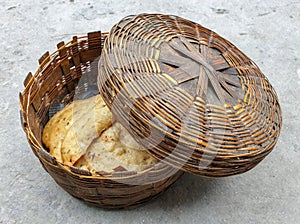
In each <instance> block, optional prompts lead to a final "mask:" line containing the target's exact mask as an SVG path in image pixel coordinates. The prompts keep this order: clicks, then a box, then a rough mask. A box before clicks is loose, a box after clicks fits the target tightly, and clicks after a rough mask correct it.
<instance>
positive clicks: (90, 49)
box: [20, 32, 182, 209]
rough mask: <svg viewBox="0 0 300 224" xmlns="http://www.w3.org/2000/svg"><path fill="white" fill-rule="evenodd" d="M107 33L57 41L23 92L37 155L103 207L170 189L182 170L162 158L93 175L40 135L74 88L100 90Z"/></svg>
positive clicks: (63, 181)
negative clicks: (58, 154)
mask: <svg viewBox="0 0 300 224" xmlns="http://www.w3.org/2000/svg"><path fill="white" fill-rule="evenodd" d="M106 36H107V34H101V33H100V32H94V33H89V34H88V36H84V37H74V38H73V40H72V41H71V42H69V43H67V44H65V43H63V42H61V43H59V44H58V45H57V47H58V50H57V51H56V52H54V53H53V54H51V55H50V54H49V53H48V52H47V53H46V54H44V55H43V57H42V58H41V59H40V60H39V63H40V66H39V68H38V70H37V72H36V73H35V74H34V75H32V74H31V73H29V75H28V76H27V78H26V79H25V81H24V86H25V90H24V91H23V92H22V93H20V103H21V122H22V126H23V129H24V131H25V133H26V135H27V139H28V142H29V145H30V147H31V148H32V150H33V152H34V154H35V155H36V156H37V157H38V159H39V160H40V162H41V164H42V165H43V167H44V169H45V170H46V171H47V172H48V173H49V174H50V175H51V176H52V177H53V179H54V180H55V181H56V182H57V184H59V185H60V186H61V187H62V188H63V189H64V190H66V191H67V192H68V193H70V194H71V195H73V196H74V197H76V198H79V199H81V200H84V201H85V202H87V203H89V204H92V205H96V206H99V207H103V208H110V209H111V208H128V207H134V206H138V205H140V204H142V203H144V202H146V201H148V200H150V199H151V198H153V197H155V196H156V195H158V194H159V193H161V192H162V191H164V190H165V189H167V188H168V187H169V186H170V185H171V184H172V183H174V182H175V181H176V180H177V179H178V178H179V177H180V176H181V174H182V171H178V170H177V169H175V168H172V167H170V166H167V165H164V164H162V163H158V164H156V165H154V166H153V167H151V168H149V169H146V170H144V171H142V172H140V173H130V172H113V173H111V174H105V175H99V176H92V174H91V173H90V172H88V171H85V170H81V169H79V168H76V167H72V166H71V167H69V166H65V165H64V164H62V163H59V162H57V161H56V159H55V158H54V157H53V156H52V155H50V154H49V153H48V151H47V149H46V148H45V147H44V146H43V144H42V140H41V136H42V131H43V127H44V125H45V124H46V123H47V121H48V120H49V117H51V116H52V115H53V114H51V108H52V105H53V104H55V103H59V104H60V105H67V104H68V103H69V102H70V101H72V100H73V98H74V95H75V94H76V92H77V93H80V94H81V97H83V98H85V97H89V96H92V95H95V94H97V93H98V89H97V84H96V80H97V75H98V63H97V60H98V58H99V56H100V54H101V51H102V46H103V42H104V40H105V38H106Z"/></svg>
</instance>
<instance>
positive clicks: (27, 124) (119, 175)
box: [19, 32, 179, 183]
mask: <svg viewBox="0 0 300 224" xmlns="http://www.w3.org/2000/svg"><path fill="white" fill-rule="evenodd" d="M107 35H108V33H101V32H94V33H89V34H88V36H81V37H77V36H74V37H73V40H72V41H69V42H68V43H64V42H60V43H59V44H57V48H58V49H57V50H56V51H55V52H53V53H52V54H49V52H46V53H45V54H44V55H43V56H42V57H41V58H40V59H39V67H38V69H37V71H36V72H35V73H34V75H32V73H29V74H28V75H27V77H26V78H25V80H24V86H25V89H24V90H23V92H22V93H20V94H19V97H20V107H21V111H20V116H21V123H22V127H23V129H24V131H25V133H26V136H27V139H28V141H29V143H30V146H31V148H32V150H33V152H34V154H35V155H36V156H37V157H38V158H39V159H41V160H42V161H43V162H47V163H50V164H52V165H55V166H57V167H59V169H63V170H65V171H67V172H71V173H72V174H74V175H76V176H80V177H84V178H87V179H89V178H90V179H102V180H106V179H109V180H112V181H118V180H119V181H120V183H121V182H122V181H124V179H126V178H128V179H134V178H138V177H140V176H143V175H146V176H147V175H148V176H151V174H152V172H153V173H156V176H159V175H158V174H157V173H159V174H165V175H164V177H169V176H172V175H174V174H175V173H177V174H176V176H178V177H179V174H178V171H179V170H177V169H175V168H172V167H170V166H168V165H166V164H161V163H159V162H158V163H157V164H155V165H153V166H151V167H149V168H146V169H145V170H143V171H140V172H135V171H134V172H133V171H113V172H111V173H108V172H101V171H100V172H99V175H92V173H91V172H89V171H87V170H82V169H80V168H77V167H74V166H68V165H65V164H63V163H61V162H59V161H57V160H56V158H55V157H53V156H52V155H51V154H50V153H49V152H48V150H47V149H46V148H45V147H44V146H43V144H42V143H41V141H39V140H38V138H37V136H36V135H35V133H34V132H33V130H32V126H33V125H35V123H36V122H41V121H31V120H30V118H29V116H30V113H29V107H30V105H31V104H32V100H34V99H35V97H34V99H31V96H32V95H37V98H38V97H40V96H38V95H39V87H38V86H39V85H40V84H41V81H42V82H43V81H44V80H43V79H45V77H47V74H48V72H49V70H48V69H49V67H51V66H52V68H53V67H55V66H58V65H60V63H63V62H64V60H65V59H66V58H68V57H70V55H69V52H68V51H69V50H70V49H72V47H73V46H75V47H76V48H75V49H77V50H79V51H80V50H81V49H83V48H85V47H86V44H87V43H88V44H89V49H90V50H91V51H92V50H97V49H99V46H100V45H101V47H102V45H103V42H104V39H105V38H106V36H107ZM81 44H82V45H81ZM93 46H95V49H93ZM77 53H78V52H77ZM73 60H75V59H73ZM87 60H88V59H87ZM78 63H81V62H78ZM50 72H51V71H50ZM69 73H70V72H67V74H69ZM80 76H81V74H79V77H80ZM66 79H67V78H66ZM72 88H74V86H70V89H72ZM49 94H51V93H50V92H49V93H48V95H49ZM41 98H42V99H41V100H42V103H45V104H48V106H50V105H51V103H52V102H51V101H49V100H50V99H49V98H50V97H49V98H47V97H45V96H42V97H41ZM71 98H72V97H71ZM39 106H40V105H39ZM44 106H45V105H44ZM37 113H47V111H37ZM153 176H155V175H153ZM149 181H150V182H151V180H149ZM155 181H159V179H155V178H154V181H153V182H155Z"/></svg>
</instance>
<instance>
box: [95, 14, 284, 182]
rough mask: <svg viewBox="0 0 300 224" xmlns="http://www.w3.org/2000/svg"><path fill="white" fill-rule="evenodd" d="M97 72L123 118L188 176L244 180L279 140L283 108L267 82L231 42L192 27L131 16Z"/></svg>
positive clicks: (116, 31)
mask: <svg viewBox="0 0 300 224" xmlns="http://www.w3.org/2000/svg"><path fill="white" fill-rule="evenodd" d="M99 71H100V72H101V74H102V76H99V89H100V90H101V92H102V93H103V97H104V100H105V101H106V104H107V105H108V106H109V107H111V109H112V111H113V112H114V113H115V114H116V117H117V119H118V120H119V121H120V122H121V123H122V124H123V126H124V127H126V128H127V129H128V131H130V132H131V133H132V134H133V135H134V136H135V137H136V138H137V139H139V143H140V144H142V145H143V146H144V147H145V148H147V149H148V150H149V152H151V153H152V154H153V155H154V156H155V157H156V158H158V159H160V160H164V161H165V162H166V163H168V164H172V165H173V166H174V167H178V168H180V169H182V170H184V171H187V172H192V173H195V174H198V175H201V176H206V177H223V176H230V175H234V174H239V173H243V172H246V171H248V170H250V169H252V168H253V167H255V166H256V165H257V164H258V163H259V162H260V161H261V160H262V159H263V158H265V156H267V155H268V154H269V153H270V152H271V150H272V149H273V148H274V146H275V144H276V142H277V140H278V137H279V133H280V130H281V122H282V118H281V109H280V105H279V101H278V98H277V95H276V93H275V91H274V89H273V87H272V85H271V84H270V82H269V81H268V79H267V78H266V77H265V75H264V74H263V73H262V72H261V71H260V69H259V68H258V67H257V66H256V65H255V63H254V62H253V61H252V60H250V59H249V58H248V57H247V56H246V55H245V54H243V53H242V52H241V51H240V50H239V49H238V48H237V47H235V46H234V45H233V44H232V43H230V42H229V41H227V40H225V39H224V38H222V37H221V36H219V35H218V34H216V33H214V32H213V31H211V30H209V29H207V28H205V27H203V26H201V25H199V24H196V23H194V22H191V21H188V20H186V19H183V18H180V17H177V16H170V15H161V14H141V15H136V16H128V17H125V18H124V19H122V20H121V21H120V22H118V23H117V24H116V25H115V26H114V27H113V28H112V29H111V31H110V33H109V36H108V38H107V41H106V42H105V45H104V48H103V54H102V57H101V64H100V67H99ZM141 127H143V128H141Z"/></svg>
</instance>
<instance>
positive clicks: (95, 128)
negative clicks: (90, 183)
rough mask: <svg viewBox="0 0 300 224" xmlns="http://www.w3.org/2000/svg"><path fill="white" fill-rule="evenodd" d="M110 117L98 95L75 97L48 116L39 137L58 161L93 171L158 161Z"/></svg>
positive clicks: (142, 166) (140, 167)
mask: <svg viewBox="0 0 300 224" xmlns="http://www.w3.org/2000/svg"><path fill="white" fill-rule="evenodd" d="M112 120H113V118H112V113H111V112H110V110H109V109H108V107H107V106H106V105H105V103H104V101H103V99H102V98H101V97H100V95H97V96H94V97H91V98H89V99H86V100H75V101H73V102H72V103H71V104H69V105H68V106H66V107H65V108H64V109H62V110H61V111H59V112H58V113H56V114H55V115H54V116H53V117H52V118H51V119H50V121H49V122H48V123H47V124H46V126H45V128H44V131H43V137H42V140H43V143H44V144H45V146H46V147H47V148H48V149H49V150H50V154H52V155H53V156H54V157H55V158H56V159H57V161H59V162H62V163H64V164H66V165H70V166H76V167H79V168H81V169H86V170H89V171H91V172H92V173H96V172H112V171H114V170H128V171H141V170H144V169H145V168H147V167H149V166H151V165H153V164H155V163H156V162H157V161H156V160H155V159H154V158H153V157H151V156H150V155H149V153H148V152H147V151H145V150H144V149H143V148H142V147H141V146H140V145H138V144H137V142H136V141H135V140H134V139H133V138H132V136H131V135H130V134H129V133H128V132H127V130H126V129H125V128H124V127H122V125H121V124H119V123H117V122H115V123H113V122H112Z"/></svg>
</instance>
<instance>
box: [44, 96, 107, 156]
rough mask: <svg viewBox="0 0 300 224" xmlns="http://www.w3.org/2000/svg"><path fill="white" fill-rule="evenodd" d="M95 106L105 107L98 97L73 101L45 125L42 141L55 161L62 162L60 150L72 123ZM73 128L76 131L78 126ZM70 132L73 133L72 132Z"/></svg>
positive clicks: (71, 127)
mask: <svg viewBox="0 0 300 224" xmlns="http://www.w3.org/2000/svg"><path fill="white" fill-rule="evenodd" d="M98 104H99V105H98ZM96 105H97V106H98V107H103V106H105V103H104V101H103V100H102V98H101V97H100V95H97V96H94V97H91V98H89V99H85V100H75V101H73V102H72V103H70V104H69V105H67V106H66V107H65V108H63V109H62V110H60V111H59V112H57V113H56V114H55V115H54V116H53V117H52V118H51V119H50V120H49V122H48V123H47V124H46V126H45V128H44V131H43V136H42V141H43V143H44V144H45V146H46V147H47V148H49V151H50V154H51V155H53V156H54V157H55V158H56V159H57V161H59V162H64V161H63V159H64V158H63V157H64V156H63V155H62V151H61V148H62V145H63V142H64V140H65V139H66V138H68V137H67V136H68V133H69V132H70V129H74V123H75V124H76V123H77V122H78V120H80V119H81V117H86V114H88V113H91V111H93V108H94V107H95V106H96ZM75 127H76V129H77V127H78V125H75ZM71 132H73V133H74V130H72V131H71ZM75 133H77V131H76V132H75ZM69 135H71V134H69ZM73 137H74V136H73ZM75 137H76V136H75Z"/></svg>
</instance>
